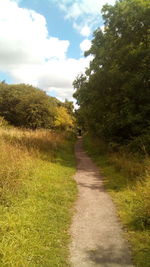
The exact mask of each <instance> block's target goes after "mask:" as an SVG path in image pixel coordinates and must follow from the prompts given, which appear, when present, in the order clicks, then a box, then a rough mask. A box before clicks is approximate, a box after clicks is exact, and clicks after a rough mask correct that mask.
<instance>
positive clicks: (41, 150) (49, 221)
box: [0, 128, 77, 267]
mask: <svg viewBox="0 0 150 267" xmlns="http://www.w3.org/2000/svg"><path fill="white" fill-rule="evenodd" d="M73 149H74V141H71V139H70V138H69V136H66V135H65V134H59V133H53V132H50V131H45V130H37V131H25V130H17V129H13V128H12V129H11V128H10V129H1V130H0V186H1V187H0V266H8V267H9V266H10V267H11V266H13V267H24V266H25V267H28V266H29V267H32V266H43V267H46V266H47V267H56V266H57V267H58V266H59V267H67V266H69V263H68V262H69V261H68V243H69V234H68V229H69V227H70V222H71V215H72V205H73V203H74V200H75V198H76V193H77V189H76V184H75V182H74V180H73V178H72V177H73V174H74V172H75V159H74V153H73Z"/></svg>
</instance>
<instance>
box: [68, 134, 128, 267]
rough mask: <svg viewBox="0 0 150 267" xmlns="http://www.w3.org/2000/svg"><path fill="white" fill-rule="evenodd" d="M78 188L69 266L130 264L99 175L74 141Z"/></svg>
mask: <svg viewBox="0 0 150 267" xmlns="http://www.w3.org/2000/svg"><path fill="white" fill-rule="evenodd" d="M76 157H77V162H78V171H77V173H76V175H75V180H76V182H77V185H78V189H79V197H78V200H77V202H76V207H75V209H76V212H75V215H74V218H73V222H72V227H71V234H72V243H71V245H70V255H71V259H70V260H71V264H72V267H102V266H103V267H119V266H120V267H133V265H132V264H131V260H130V251H129V248H128V246H127V243H126V241H125V240H124V239H123V233H122V229H121V226H120V223H119V220H118V218H117V215H116V211H115V207H114V205H113V203H112V200H111V198H110V196H109V195H108V193H107V192H105V190H104V188H103V183H102V177H101V176H100V175H99V172H98V169H97V168H96V166H95V165H94V163H93V162H92V160H91V159H90V158H89V157H88V156H87V155H86V153H85V152H84V151H83V147H82V138H80V139H79V140H78V142H77V144H76Z"/></svg>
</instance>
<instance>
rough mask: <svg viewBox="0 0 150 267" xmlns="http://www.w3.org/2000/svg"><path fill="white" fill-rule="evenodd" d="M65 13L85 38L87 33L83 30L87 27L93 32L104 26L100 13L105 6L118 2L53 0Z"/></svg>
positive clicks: (109, 0) (110, 0)
mask: <svg viewBox="0 0 150 267" xmlns="http://www.w3.org/2000/svg"><path fill="white" fill-rule="evenodd" d="M53 1H54V2H55V3H57V4H58V6H59V8H60V9H62V10H63V11H64V13H65V17H66V18H67V19H70V20H72V21H73V25H74V27H75V29H76V30H78V31H79V33H80V34H81V35H83V36H89V35H88V34H87V35H86V34H84V33H85V32H87V31H86V30H85V29H84V30H83V31H82V30H81V29H82V28H84V26H85V21H86V26H87V27H88V28H89V29H90V31H93V29H95V28H96V27H98V26H100V23H101V24H102V17H101V15H100V11H101V9H102V7H103V5H105V4H110V5H113V4H114V3H115V1H116V0H53Z"/></svg>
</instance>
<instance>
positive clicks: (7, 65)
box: [0, 0, 90, 100]
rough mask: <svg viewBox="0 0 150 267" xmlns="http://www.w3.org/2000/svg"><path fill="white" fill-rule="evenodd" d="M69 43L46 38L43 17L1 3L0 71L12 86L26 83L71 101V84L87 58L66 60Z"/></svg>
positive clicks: (13, 4) (9, 0) (5, 0)
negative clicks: (12, 83)
mask: <svg viewBox="0 0 150 267" xmlns="http://www.w3.org/2000/svg"><path fill="white" fill-rule="evenodd" d="M68 47H69V41H68V40H59V39H58V38H55V37H52V36H49V34H48V30H47V25H46V20H45V18H44V16H42V15H40V14H38V13H37V12H35V11H33V10H29V9H24V8H20V7H19V6H18V4H17V3H16V2H15V1H12V0H0V71H3V72H7V73H8V74H9V75H10V76H11V77H12V79H13V81H14V82H15V83H20V82H24V83H29V84H33V85H35V86H38V87H40V88H42V89H44V90H46V91H49V92H51V91H53V92H55V93H56V96H57V97H58V98H59V99H61V100H64V98H67V97H68V98H71V95H72V92H73V88H72V82H73V80H74V79H75V77H76V76H77V74H78V73H79V72H82V71H84V69H85V67H87V66H88V64H89V61H90V58H80V59H78V60H77V59H71V58H67V50H68Z"/></svg>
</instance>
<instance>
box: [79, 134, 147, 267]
mask: <svg viewBox="0 0 150 267" xmlns="http://www.w3.org/2000/svg"><path fill="white" fill-rule="evenodd" d="M84 144H85V148H86V150H87V152H88V153H89V154H90V155H91V156H92V158H93V159H94V161H95V162H96V163H97V165H98V166H99V167H100V172H101V174H102V175H103V177H104V185H105V188H106V189H107V190H108V191H109V192H110V194H111V196H112V199H113V201H114V202H115V204H116V206H117V209H118V215H119V216H120V219H121V221H122V223H123V225H124V227H125V236H126V237H127V239H128V240H129V242H130V244H131V247H132V256H133V263H134V266H137V267H149V266H150V167H149V166H150V159H149V158H148V157H147V156H146V157H145V158H143V159H142V158H141V157H137V156H135V155H133V154H130V153H127V152H125V151H124V152H123V151H118V153H117V152H112V151H111V152H110V151H109V149H108V147H106V145H105V144H104V143H103V142H100V141H98V140H96V139H95V140H93V139H92V141H91V140H90V138H89V137H86V138H85V140H84Z"/></svg>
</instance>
